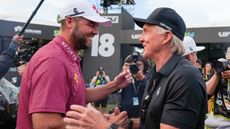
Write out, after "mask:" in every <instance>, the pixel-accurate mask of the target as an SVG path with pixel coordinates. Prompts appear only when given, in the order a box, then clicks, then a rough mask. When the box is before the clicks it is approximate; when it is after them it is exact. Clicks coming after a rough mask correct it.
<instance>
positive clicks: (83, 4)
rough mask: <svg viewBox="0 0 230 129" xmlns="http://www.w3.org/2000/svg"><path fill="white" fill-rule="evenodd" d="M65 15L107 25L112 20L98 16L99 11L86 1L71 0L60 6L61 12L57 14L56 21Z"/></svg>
mask: <svg viewBox="0 0 230 129" xmlns="http://www.w3.org/2000/svg"><path fill="white" fill-rule="evenodd" d="M67 16H71V17H83V18H85V19H87V20H90V21H93V22H96V23H99V25H100V26H105V27H108V26H111V25H112V22H111V21H110V20H109V19H107V18H104V17H102V16H100V14H99V11H98V10H97V8H96V6H95V5H93V4H91V3H89V2H87V1H82V0H74V1H71V3H69V4H68V5H66V6H65V7H64V8H62V9H61V12H60V13H59V14H58V18H57V21H58V23H59V22H60V21H61V20H63V19H65V18H66V17H67Z"/></svg>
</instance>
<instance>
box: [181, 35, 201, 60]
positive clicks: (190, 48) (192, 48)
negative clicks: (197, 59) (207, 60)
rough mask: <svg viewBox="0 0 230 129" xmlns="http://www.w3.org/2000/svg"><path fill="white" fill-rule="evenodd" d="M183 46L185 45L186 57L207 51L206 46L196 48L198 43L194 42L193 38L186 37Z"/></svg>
mask: <svg viewBox="0 0 230 129" xmlns="http://www.w3.org/2000/svg"><path fill="white" fill-rule="evenodd" d="M183 45H184V49H185V52H184V56H186V55H188V54H190V53H193V52H198V51H202V50H204V49H205V47H204V46H196V43H195V41H194V40H193V38H191V37H189V36H185V37H184V41H183Z"/></svg>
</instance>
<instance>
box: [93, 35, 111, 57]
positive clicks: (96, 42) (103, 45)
mask: <svg viewBox="0 0 230 129" xmlns="http://www.w3.org/2000/svg"><path fill="white" fill-rule="evenodd" d="M114 40H115V39H114V36H113V35H112V34H109V33H105V34H102V35H100V37H99V35H96V36H95V37H94V38H93V41H92V50H91V56H98V54H99V55H101V56H103V57H110V56H112V55H113V54H114V52H115V48H114V46H113V43H114Z"/></svg>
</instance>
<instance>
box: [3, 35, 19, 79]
mask: <svg viewBox="0 0 230 129" xmlns="http://www.w3.org/2000/svg"><path fill="white" fill-rule="evenodd" d="M22 39H23V36H18V35H17V34H16V35H14V37H13V39H12V40H11V43H10V46H9V47H8V49H6V50H5V51H3V52H2V54H1V55H0V79H1V78H2V77H3V76H4V75H5V74H6V73H7V71H8V70H9V68H10V67H12V66H14V63H15V54H16V50H17V49H18V47H19V44H20V42H21V41H22Z"/></svg>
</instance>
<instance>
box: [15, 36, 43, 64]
mask: <svg viewBox="0 0 230 129" xmlns="http://www.w3.org/2000/svg"><path fill="white" fill-rule="evenodd" d="M39 47H40V46H39V42H38V40H37V39H32V40H28V41H24V42H23V43H22V44H21V45H20V49H19V51H18V52H17V53H16V66H20V65H23V64H25V63H26V62H29V60H30V59H31V57H32V56H33V54H34V53H35V52H36V51H37V50H38V49H39Z"/></svg>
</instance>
